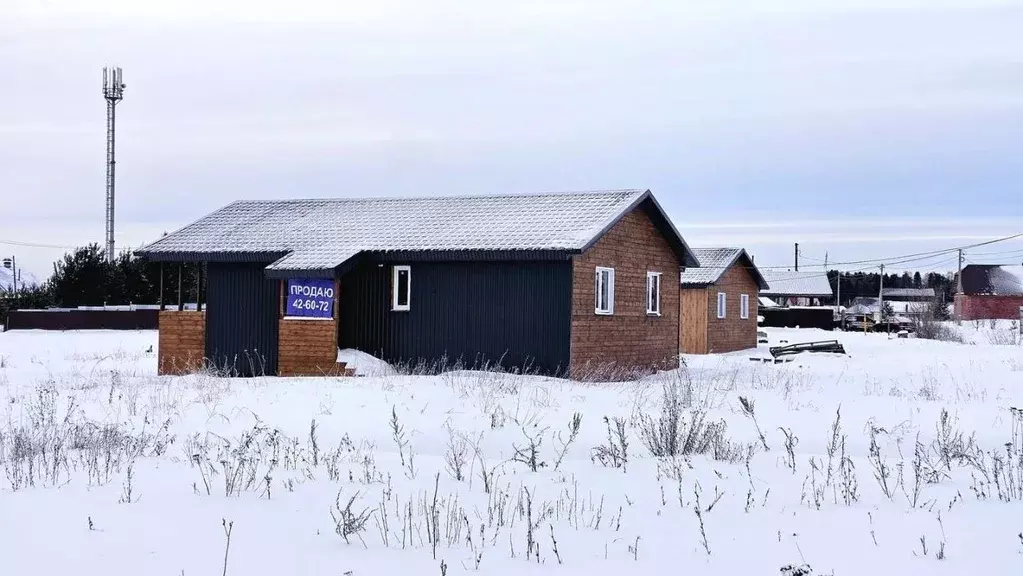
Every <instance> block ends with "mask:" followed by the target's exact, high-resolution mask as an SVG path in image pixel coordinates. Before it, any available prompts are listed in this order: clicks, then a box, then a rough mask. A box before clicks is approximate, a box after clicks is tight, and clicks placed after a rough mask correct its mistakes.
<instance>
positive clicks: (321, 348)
mask: <svg viewBox="0 0 1023 576" xmlns="http://www.w3.org/2000/svg"><path fill="white" fill-rule="evenodd" d="M335 316H336V314H335ZM279 338H280V354H279V356H278V359H277V366H278V370H279V372H280V375H281V376H332V375H335V374H337V369H338V365H337V320H296V319H289V318H281V324H280V336H279Z"/></svg>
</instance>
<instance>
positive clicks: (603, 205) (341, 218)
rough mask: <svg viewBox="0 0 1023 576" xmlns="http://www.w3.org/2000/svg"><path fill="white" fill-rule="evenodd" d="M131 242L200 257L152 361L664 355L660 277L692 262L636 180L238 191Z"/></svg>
mask: <svg viewBox="0 0 1023 576" xmlns="http://www.w3.org/2000/svg"><path fill="white" fill-rule="evenodd" d="M141 254H142V255H143V256H145V257H148V258H149V259H150V260H153V261H158V262H163V263H167V264H171V265H177V266H176V267H178V270H179V277H180V264H181V263H183V262H199V263H202V264H203V266H201V267H200V269H201V270H204V272H203V273H202V274H201V277H202V278H204V279H205V281H202V282H200V288H201V292H200V294H202V296H203V299H201V300H200V303H199V310H197V311H188V310H184V309H183V306H182V305H180V304H179V305H178V306H177V309H176V310H174V309H171V310H163V311H161V313H160V319H159V325H160V326H159V328H160V338H159V353H158V357H159V371H160V373H162V374H169V373H181V372H187V371H192V370H196V369H198V368H200V367H202V366H207V367H212V368H214V369H216V370H220V371H223V372H225V373H228V374H234V375H240V376H251V375H260V374H267V375H273V374H279V375H286V376H296V375H321V374H333V373H338V372H339V371H343V370H344V369H345V368H346V367H344V366H338V363H337V357H338V349H339V348H344V349H356V350H360V351H362V352H366V353H368V354H372V355H374V356H376V357H378V358H381V359H383V360H386V361H387V362H390V363H392V364H405V365H418V366H426V367H431V368H434V369H440V368H444V367H451V366H461V367H465V368H479V367H496V366H500V367H502V368H505V369H509V370H521V371H529V372H534V373H542V374H555V375H570V376H573V377H585V376H587V375H589V374H592V373H594V372H597V371H604V370H609V369H614V370H639V371H649V370H652V369H655V368H660V367H674V366H677V365H678V350H679V344H678V337H679V331H678V311H679V300H678V299H679V295H678V292H677V291H676V290H675V289H673V288H672V289H667V290H663V291H662V289H661V286H662V284H661V279H662V278H664V279H674V278H678V277H679V275H680V273H681V270H682V267H684V266H685V267H692V266H697V265H698V261H697V259H696V257H695V256H694V255H693V252H692V250H690V248H689V247H688V246H687V245H686V243H685V241H684V240H683V239H682V236H681V235H680V234H679V233H678V231H677V230H676V229H675V227H674V226H673V225H672V223H671V221H670V220H669V219H668V216H667V215H666V214H665V213H664V211H663V210H662V209H661V207H660V205H659V204H658V203H657V200H656V199H655V198H654V196H653V194H651V193H650V191H648V190H618V191H606V192H582V193H568V194H543V195H515V196H471V197H430V198H426V197H422V198H386V199H381V198H369V199H321V200H268V201H266V200H264V201H240V202H235V203H233V204H230V205H228V206H226V207H224V208H221V209H220V210H217V211H216V212H213V213H212V214H210V215H208V216H205V217H203V218H201V219H200V220H198V221H196V222H194V223H192V224H190V225H188V226H186V227H184V228H182V229H181V230H179V231H177V232H174V233H172V234H170V235H168V236H165V237H163V238H161V239H159V240H157V241H156V242H154V243H152V244H150V245H149V246H147V247H145V248H144V249H143V250H142V251H141ZM162 285H163V279H162V277H161V300H162V293H163V288H162ZM203 300H204V301H203ZM204 304H205V309H203V305H204ZM163 307H164V306H163V305H162V304H161V308H163ZM347 368H349V369H350V368H352V367H347ZM356 368H357V367H356ZM342 373H343V372H342Z"/></svg>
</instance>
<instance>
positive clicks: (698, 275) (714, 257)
mask: <svg viewBox="0 0 1023 576" xmlns="http://www.w3.org/2000/svg"><path fill="white" fill-rule="evenodd" d="M693 253H694V254H695V255H696V259H697V260H699V261H700V267H699V268H686V269H685V270H683V271H682V286H683V287H684V288H703V287H706V286H710V285H712V284H714V283H715V282H717V281H718V280H720V279H721V276H722V275H723V274H724V273H725V272H726V271H727V270H728V269H729V268H731V267H732V266H733V265H735V264H738V265H739V266H742V267H744V268H746V269H747V270H749V273H750V274H751V275H752V276H753V280H754V281H755V282H756V283H757V286H758V287H759V288H760V289H761V290H763V289H765V288H767V281H765V280H764V276H763V275H762V274H761V273H760V270H758V269H757V267H756V266H755V265H754V264H753V259H752V258H750V257H749V254H746V251H745V250H743V249H742V248H693Z"/></svg>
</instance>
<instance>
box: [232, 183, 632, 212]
mask: <svg viewBox="0 0 1023 576" xmlns="http://www.w3.org/2000/svg"><path fill="white" fill-rule="evenodd" d="M647 192H649V189H647V188H612V189H601V190H565V191H549V192H520V193H509V192H505V193H499V194H443V195H438V196H356V197H343V196H340V197H338V196H336V197H323V198H271V199H255V198H254V199H249V200H235V201H234V202H232V203H231V204H228V206H232V205H236V204H267V203H275V204H295V203H301V202H361V201H381V202H384V201H392V202H414V201H419V200H475V199H480V200H488V199H507V198H544V197H550V198H561V197H571V196H587V195H605V196H612V195H615V194H645V193H647ZM226 207H227V206H225V208H226Z"/></svg>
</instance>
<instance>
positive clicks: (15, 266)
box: [11, 256, 18, 298]
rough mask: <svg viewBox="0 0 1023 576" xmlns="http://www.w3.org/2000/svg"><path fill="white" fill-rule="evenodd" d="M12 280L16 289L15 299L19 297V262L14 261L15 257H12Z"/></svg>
mask: <svg viewBox="0 0 1023 576" xmlns="http://www.w3.org/2000/svg"><path fill="white" fill-rule="evenodd" d="M11 279H12V280H13V282H14V283H13V284H12V285H11V286H12V287H13V288H14V297H15V298H17V297H18V261H17V260H15V259H14V256H11Z"/></svg>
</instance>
